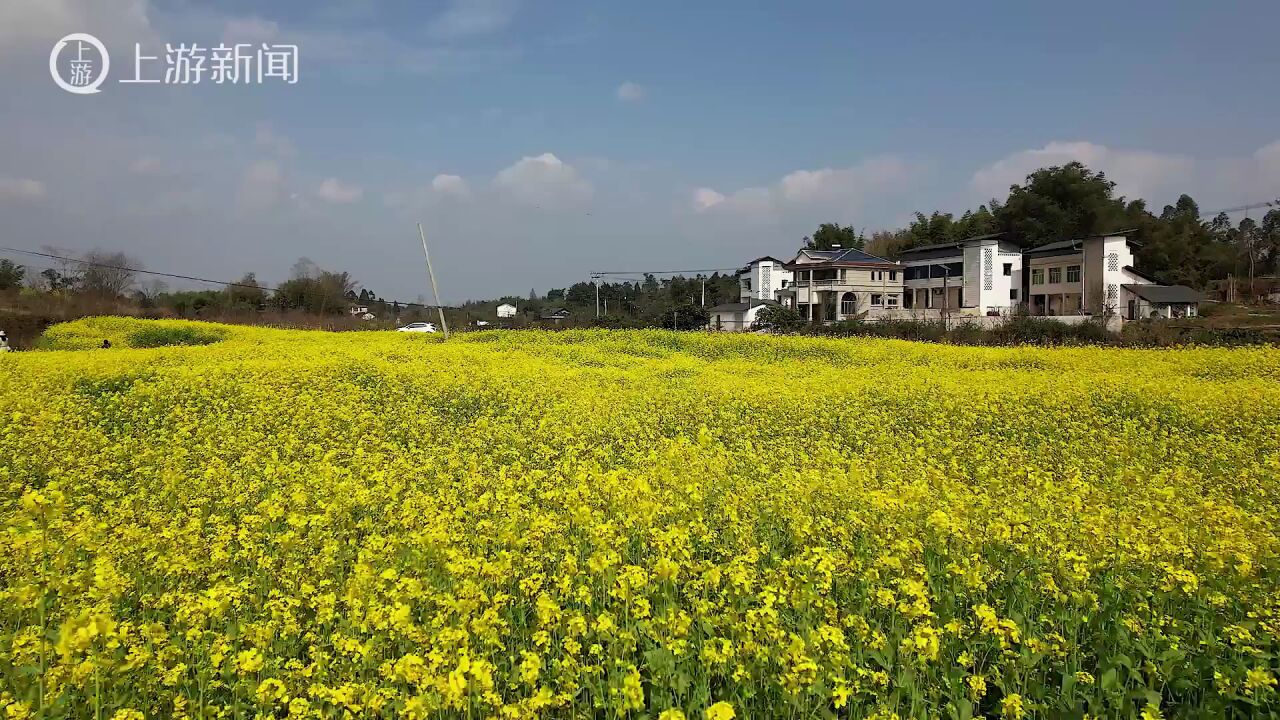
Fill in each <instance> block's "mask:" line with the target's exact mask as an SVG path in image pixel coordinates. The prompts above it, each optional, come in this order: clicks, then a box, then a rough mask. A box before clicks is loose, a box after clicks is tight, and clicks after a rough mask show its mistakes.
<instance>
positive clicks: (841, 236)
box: [804, 223, 866, 250]
mask: <svg viewBox="0 0 1280 720" xmlns="http://www.w3.org/2000/svg"><path fill="white" fill-rule="evenodd" d="M864 245H866V238H865V237H863V235H862V234H860V233H858V232H856V231H854V229H853V226H852V225H845V226H843V227H841V226H840V224H839V223H822V224H821V225H819V226H818V229H817V230H814V231H813V235H806V236H805V238H804V249H805V250H830V249H832V248H835V247H839V248H843V249H846V250H847V249H850V248H853V249H857V250H861V249H862V248H863V246H864Z"/></svg>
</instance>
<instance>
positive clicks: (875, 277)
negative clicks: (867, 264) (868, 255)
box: [871, 270, 884, 282]
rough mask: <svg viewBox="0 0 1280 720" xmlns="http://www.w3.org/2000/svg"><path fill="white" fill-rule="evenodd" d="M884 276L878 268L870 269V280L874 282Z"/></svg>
mask: <svg viewBox="0 0 1280 720" xmlns="http://www.w3.org/2000/svg"><path fill="white" fill-rule="evenodd" d="M883 277H884V273H883V272H881V271H879V270H872V271H871V282H876V281H878V280H880V279H882V278H883Z"/></svg>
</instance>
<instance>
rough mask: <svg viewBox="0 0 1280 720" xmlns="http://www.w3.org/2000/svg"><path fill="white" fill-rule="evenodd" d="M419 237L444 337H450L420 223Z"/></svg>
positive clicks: (425, 238) (434, 272)
mask: <svg viewBox="0 0 1280 720" xmlns="http://www.w3.org/2000/svg"><path fill="white" fill-rule="evenodd" d="M418 237H420V238H422V255H423V256H424V257H426V259H427V277H429V278H431V295H432V296H433V297H435V299H436V310H438V311H439V312H440V328H441V329H442V330H444V339H445V340H448V339H449V323H447V322H445V319H444V306H443V305H441V304H440V290H439V288H438V287H436V271H435V270H432V269H431V253H430V252H428V251H427V233H426V232H425V231H424V230H423V229H422V223H418Z"/></svg>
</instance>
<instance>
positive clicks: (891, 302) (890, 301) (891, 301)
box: [884, 295, 900, 308]
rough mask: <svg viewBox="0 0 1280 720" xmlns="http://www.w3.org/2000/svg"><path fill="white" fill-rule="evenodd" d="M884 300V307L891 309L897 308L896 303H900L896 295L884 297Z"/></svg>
mask: <svg viewBox="0 0 1280 720" xmlns="http://www.w3.org/2000/svg"><path fill="white" fill-rule="evenodd" d="M884 299H885V305H887V306H888V307H891V308H896V307H898V303H899V302H900V299H899V297H898V296H897V295H885V296H884Z"/></svg>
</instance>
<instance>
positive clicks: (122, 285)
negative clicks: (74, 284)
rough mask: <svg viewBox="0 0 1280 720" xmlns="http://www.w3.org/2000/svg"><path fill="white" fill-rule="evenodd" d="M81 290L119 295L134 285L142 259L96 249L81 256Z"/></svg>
mask: <svg viewBox="0 0 1280 720" xmlns="http://www.w3.org/2000/svg"><path fill="white" fill-rule="evenodd" d="M78 264H79V265H80V283H79V285H80V290H81V291H82V292H85V293H89V294H93V295H102V296H105V297H118V296H120V295H123V294H125V293H126V292H127V291H128V290H129V288H131V287H133V280H134V277H135V276H136V275H137V270H140V269H142V261H141V260H138V259H137V258H134V257H130V256H129V255H126V254H125V253H122V252H109V251H106V250H99V249H94V250H90V251H89V252H87V253H85V254H84V255H81V256H80V262H79V263H78Z"/></svg>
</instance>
